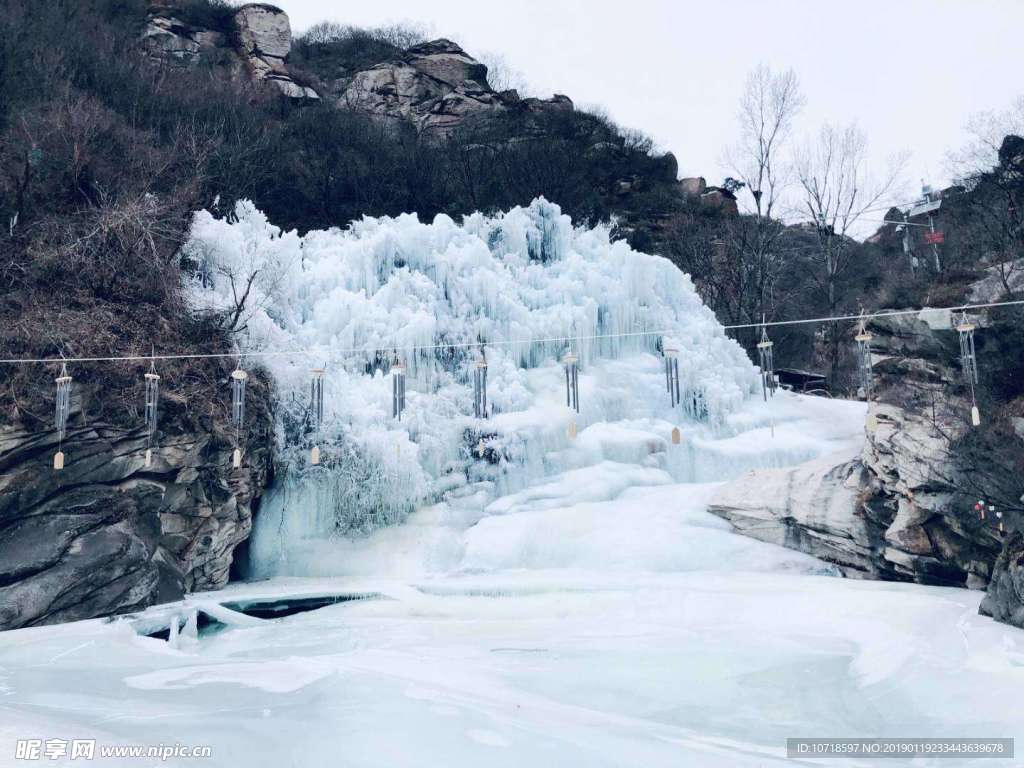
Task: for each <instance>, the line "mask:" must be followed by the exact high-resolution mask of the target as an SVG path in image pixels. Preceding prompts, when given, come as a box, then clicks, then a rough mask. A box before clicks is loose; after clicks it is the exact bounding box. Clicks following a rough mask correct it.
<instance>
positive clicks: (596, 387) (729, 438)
mask: <svg viewBox="0 0 1024 768" xmlns="http://www.w3.org/2000/svg"><path fill="white" fill-rule="evenodd" d="M183 253H184V257H185V258H188V259H191V260H192V261H193V262H194V264H195V266H196V268H197V274H198V276H199V277H198V279H197V281H196V282H195V284H194V286H193V288H192V301H193V303H194V304H195V305H196V306H197V307H200V308H210V309H214V310H225V309H232V308H233V307H234V306H235V304H234V302H235V298H234V297H235V296H237V295H238V294H239V291H240V286H243V285H247V284H248V283H249V282H251V283H252V289H251V291H250V295H249V297H248V300H247V302H246V305H245V308H244V312H243V317H242V322H243V324H244V326H245V331H244V333H243V334H242V339H241V345H242V352H243V353H252V352H257V351H258V352H267V351H273V352H280V353H281V354H275V355H273V356H270V357H265V358H261V359H260V361H259V362H260V364H261V365H265V366H266V367H267V368H268V369H269V370H270V372H271V373H272V375H273V377H274V379H275V380H276V383H277V390H278V397H279V403H278V413H279V435H278V437H279V444H280V445H281V446H283V454H282V460H281V463H282V471H281V473H280V475H281V478H282V479H280V480H279V481H278V482H276V483H275V486H274V488H272V489H271V490H270V491H269V493H268V494H267V496H266V497H265V499H264V502H263V506H262V509H261V512H260V515H259V518H258V521H257V526H256V531H255V533H254V537H253V543H252V549H251V554H252V560H253V563H254V566H255V569H256V572H257V574H260V575H272V574H275V573H288V574H296V575H308V574H311V573H335V572H338V569H341V570H342V571H344V569H345V568H346V567H348V566H347V565H346V564H345V563H343V562H341V561H342V560H345V559H346V558H345V557H341V556H339V554H340V553H342V552H345V551H348V549H349V545H350V543H351V537H353V536H358V535H360V534H365V533H369V532H371V531H374V530H377V529H379V528H381V527H384V526H387V525H389V524H392V523H396V522H399V521H401V520H404V519H406V518H407V517H408V515H409V514H410V513H412V512H413V510H414V509H416V508H424V507H429V505H436V506H434V507H430V508H431V509H433V513H432V514H435V515H437V516H439V517H438V522H439V525H440V527H442V528H443V527H445V526H452V525H454V526H455V527H457V528H460V529H465V528H466V527H468V526H471V525H473V524H475V523H476V522H477V521H478V520H480V519H481V518H482V517H484V516H487V515H492V514H501V513H502V510H501V509H500V508H499V507H500V506H501V504H502V503H506V500H507V499H508V498H515V497H514V496H509V494H516V493H519V492H523V491H525V489H528V488H531V487H533V486H537V485H538V484H540V487H543V483H544V482H549V483H550V482H556V483H557V482H558V478H566V477H568V478H570V479H569V480H567V481H566V482H576V483H582V484H584V485H585V486H587V487H592V488H595V489H596V490H595V496H594V500H595V501H600V500H607V499H608V498H611V496H609V495H608V494H609V493H610V491H609V490H608V488H609V487H610V486H614V487H615V488H617V489H618V490H617V491H615V492H616V493H617V492H619V491H621V490H622V489H621V488H618V486H616V485H615V484H616V483H619V484H620V485H621V484H623V483H625V486H628V485H657V484H665V483H671V482H676V483H678V482H691V483H692V482H707V481H714V480H722V479H726V478H727V477H731V476H734V475H736V474H738V473H739V472H740V471H742V470H744V469H747V468H751V467H753V466H764V465H766V464H772V463H775V464H779V465H781V464H788V463H793V462H795V461H801V460H805V459H808V458H811V457H812V456H814V455H817V454H818V453H820V452H822V451H824V450H827V449H829V448H833V447H834V445H833V444H832V443H830V442H829V439H830V438H829V436H828V435H825V436H823V437H821V439H817V438H814V439H812V438H810V437H808V436H807V435H801V434H799V432H800V430H799V428H798V427H796V426H793V427H792V429H790V431H789V432H787V431H786V428H785V425H784V424H781V423H780V425H779V434H778V435H777V436H776V440H775V442H774V443H772V447H771V449H768V448H766V442H767V440H769V439H770V434H771V432H772V431H774V426H773V425H772V424H771V422H772V421H773V420H777V419H779V418H780V417H779V414H778V413H774V414H773V413H771V412H770V411H769V409H767V408H763V407H762V408H761V409H760V410H757V407H756V401H754V400H753V399H750V397H749V396H750V395H751V394H752V393H755V392H757V391H758V389H757V387H758V378H757V371H756V369H755V368H754V367H753V365H752V364H751V362H750V361H749V359H748V358H747V356H746V354H745V353H744V351H743V350H742V348H741V347H740V346H739V345H738V344H736V343H735V342H734V341H733V340H731V339H729V338H728V337H727V336H726V335H725V333H724V331H723V329H722V328H721V326H720V325H719V324H718V322H717V321H716V319H715V317H714V315H713V313H712V312H711V311H710V310H709V309H708V308H706V307H705V306H704V305H703V304H702V302H701V300H700V298H699V297H698V295H697V294H696V292H695V290H694V287H693V284H692V283H691V281H690V279H689V277H688V276H687V275H685V274H683V273H682V272H680V271H679V270H678V269H677V268H676V267H675V266H673V265H672V264H671V263H670V262H669V261H668V260H666V259H663V258H660V257H657V256H651V255H648V254H644V253H638V252H636V251H634V250H632V249H631V248H630V247H629V246H628V244H627V243H625V242H623V241H615V242H612V241H611V239H610V237H609V229H608V227H605V226H599V227H595V228H592V229H588V228H574V227H573V226H572V223H571V221H570V220H569V217H567V216H565V215H563V214H562V213H561V211H560V209H559V208H558V206H556V205H554V204H552V203H549V202H547V201H545V200H543V199H538V200H535V201H534V202H533V203H532V204H531V205H530V206H529V207H528V208H515V209H513V210H511V211H508V212H507V213H503V214H499V215H497V216H493V217H488V216H484V215H481V214H473V215H472V216H468V217H466V218H465V219H464V221H463V223H462V224H461V225H459V224H456V223H455V222H454V221H453V220H452V219H451V218H449V217H447V216H443V215H442V216H437V217H435V219H434V220H433V222H431V223H427V224H425V223H421V222H420V221H419V220H418V219H417V218H416V216H414V215H403V216H399V217H397V218H386V217H385V218H379V219H377V218H364V219H362V220H361V221H358V222H355V223H353V224H352V226H351V227H350V228H349V229H347V230H344V231H342V230H338V229H331V230H328V231H316V232H310V233H308V234H307V235H305V236H302V237H300V236H299V235H298V234H296V233H294V232H288V233H285V232H281V231H280V229H278V228H277V227H275V226H273V225H272V224H271V223H270V222H269V221H268V220H267V219H266V217H265V216H264V215H263V214H262V213H260V212H259V211H258V210H256V209H255V208H254V207H253V206H252V205H251V204H249V203H246V202H241V203H239V204H238V205H237V206H236V208H235V210H234V212H233V213H232V215H230V216H228V217H226V218H216V217H215V216H213V215H211V214H210V213H208V212H201V213H199V214H197V215H196V216H195V219H194V223H193V226H192V230H191V237H190V240H189V242H188V244H187V246H186V248H185V250H184V252H183ZM253 276H255V277H253ZM652 331H653V332H654V333H651V332H652ZM619 334H632V335H619ZM566 337H569V338H572V339H574V342H573V347H574V349H575V350H576V351H577V352H578V354H579V358H580V406H581V410H580V414H579V416H578V417H576V416H575V414H574V413H573V412H572V411H571V410H570V409H569V408H568V407H567V406H566V403H565V383H564V382H565V379H564V372H563V369H562V367H561V365H560V364H559V357H560V355H561V353H562V352H563V350H564V349H565V347H566V342H565V341H564V340H563V339H565V338H566ZM663 337H664V340H665V341H670V342H671V343H672V345H673V346H674V347H676V348H678V350H679V363H680V383H681V385H682V390H683V391H682V405H681V406H680V407H677V408H675V409H673V408H672V407H671V403H670V399H669V397H668V395H667V393H666V391H665V378H664V372H663V369H662V362H661V355H660V348H661V344H662V342H663ZM522 340H533V341H529V342H526V343H521V342H522ZM479 345H485V346H486V351H487V360H488V363H489V372H488V373H489V380H488V399H489V403H490V406H491V417H490V418H488V419H486V420H479V419H475V418H473V415H472V414H473V405H472V402H473V399H472V397H473V392H472V367H473V365H474V359H475V356H476V354H477V351H478V348H479ZM394 350H398V352H399V354H400V355H401V356H402V358H403V360H404V362H405V363H406V365H407V367H408V376H409V379H408V387H407V389H408V407H407V410H406V412H405V414H404V416H403V419H402V421H400V422H399V421H396V420H395V419H393V418H392V414H391V382H390V376H389V374H388V370H389V364H390V360H391V356H392V354H393V351H394ZM313 366H317V367H320V366H326V368H327V375H326V382H325V387H324V389H325V425H324V430H323V436H322V445H323V451H324V461H323V463H322V464H321V465H320V466H312V465H310V463H309V461H308V448H309V444H310V439H311V436H310V435H309V427H308V418H307V417H308V406H309V395H308V392H309V369H310V368H311V367H313ZM779 402H781V400H780V401H779ZM752 407H754V408H755V410H754V411H751V408H752ZM776 411H778V408H776ZM851 414H853V416H852V418H853V419H856V418H859V411H858V412H856V413H854V412H853V411H851ZM574 418H575V419H577V420H578V436H577V437H576V439H571V438H570V437H569V435H568V434H567V432H568V430H567V427H568V426H569V424H570V422H571V421H573V419H574ZM783 421H784V419H783ZM794 424H795V422H794ZM675 427H678V428H679V429H680V431H681V433H682V440H681V443H680V444H679V445H673V444H672V443H671V433H672V430H673V428H675ZM741 433H742V434H741ZM481 448H482V450H481ZM574 473H575V474H574ZM609 476H613V477H609ZM615 478H618V479H615ZM625 486H623V487H625ZM502 497H504V498H502ZM496 499H501V500H500V501H498V502H495V500H496ZM434 533H436V531H435V532H434ZM431 535H434V534H431ZM349 554H351V553H349ZM423 559H424V560H425V561H426V563H425V566H424V567H427V568H430V567H436V568H438V569H450V568H451V569H458V568H460V567H470V564H469V562H468V561H467V560H466V559H465V552H464V542H463V543H462V544H457V543H452V542H448V543H443V542H438V543H437V544H436V546H435V547H433V548H432V549H431V550H430V551H429V552H426V553H424V554H423ZM513 559H514V558H513Z"/></svg>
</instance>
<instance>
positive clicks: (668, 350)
mask: <svg viewBox="0 0 1024 768" xmlns="http://www.w3.org/2000/svg"><path fill="white" fill-rule="evenodd" d="M664 350H665V387H666V388H667V389H668V399H669V402H670V403H671V404H672V407H673V408H675V407H676V406H677V405H679V350H678V349H676V348H675V347H665V348H664Z"/></svg>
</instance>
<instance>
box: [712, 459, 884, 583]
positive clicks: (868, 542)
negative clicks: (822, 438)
mask: <svg viewBox="0 0 1024 768" xmlns="http://www.w3.org/2000/svg"><path fill="white" fill-rule="evenodd" d="M864 483H865V477H864V468H863V467H862V466H861V464H860V460H859V458H858V457H857V456H856V455H852V454H850V453H836V454H833V455H830V456H824V457H822V458H819V459H814V460H813V461H809V462H806V463H804V464H801V465H799V466H796V467H788V468H784V469H757V470H753V471H752V472H748V473H747V474H745V475H744V476H742V477H741V478H739V479H738V480H735V481H733V482H731V483H727V484H725V485H724V486H722V488H721V489H719V491H718V492H717V493H716V494H715V496H714V498H713V499H712V500H711V505H710V506H709V508H708V509H709V511H710V512H711V513H712V514H715V515H718V516H719V517H722V518H724V519H726V520H728V521H729V522H730V523H732V525H733V526H734V527H735V528H736V530H737V531H738V532H740V533H743V534H745V535H747V536H750V537H752V538H755V539H759V540H761V541H766V542H768V543H770V544H779V545H781V546H784V547H789V548H790V549H796V550H799V551H800V552H804V553H806V554H808V555H813V556H814V557H817V558H819V559H821V560H825V561H826V562H829V563H833V564H834V565H836V566H838V567H839V568H840V570H841V571H842V572H843V573H844V575H847V576H852V577H855V578H882V577H885V576H888V575H889V570H890V569H888V568H887V566H886V564H885V561H884V558H883V557H882V556H881V553H882V550H883V549H884V542H883V538H882V533H883V529H882V528H881V527H880V526H878V525H877V524H876V523H875V522H874V521H872V520H871V519H870V518H868V517H866V516H865V515H864V512H863V509H862V508H861V505H860V494H861V490H862V487H863V485H864Z"/></svg>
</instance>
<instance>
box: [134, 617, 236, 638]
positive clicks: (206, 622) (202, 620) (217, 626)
mask: <svg viewBox="0 0 1024 768" xmlns="http://www.w3.org/2000/svg"><path fill="white" fill-rule="evenodd" d="M227 626H228V625H227V624H225V623H224V622H222V621H218V620H217V619H215V618H213V617H212V616H210V615H208V614H206V613H203V611H197V612H196V629H197V631H198V633H199V637H206V636H209V635H214V634H216V633H217V632H220V631H221V630H223V629H226V628H227ZM146 637H151V638H153V639H154V640H164V641H167V640H170V639H171V628H170V626H166V627H164V628H163V629H158V630H157V631H156V632H148V633H147V634H146Z"/></svg>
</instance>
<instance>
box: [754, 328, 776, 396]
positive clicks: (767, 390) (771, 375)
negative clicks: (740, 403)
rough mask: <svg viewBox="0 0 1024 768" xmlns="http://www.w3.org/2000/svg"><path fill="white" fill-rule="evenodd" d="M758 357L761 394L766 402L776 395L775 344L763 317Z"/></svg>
mask: <svg viewBox="0 0 1024 768" xmlns="http://www.w3.org/2000/svg"><path fill="white" fill-rule="evenodd" d="M757 357H758V362H759V364H760V366H761V394H762V395H764V399H765V402H768V396H769V395H771V396H772V397H774V396H775V344H774V343H773V342H772V341H771V340H770V339H769V338H768V326H766V325H765V324H764V318H763V317H762V318H761V341H759V342H758V343H757Z"/></svg>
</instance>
